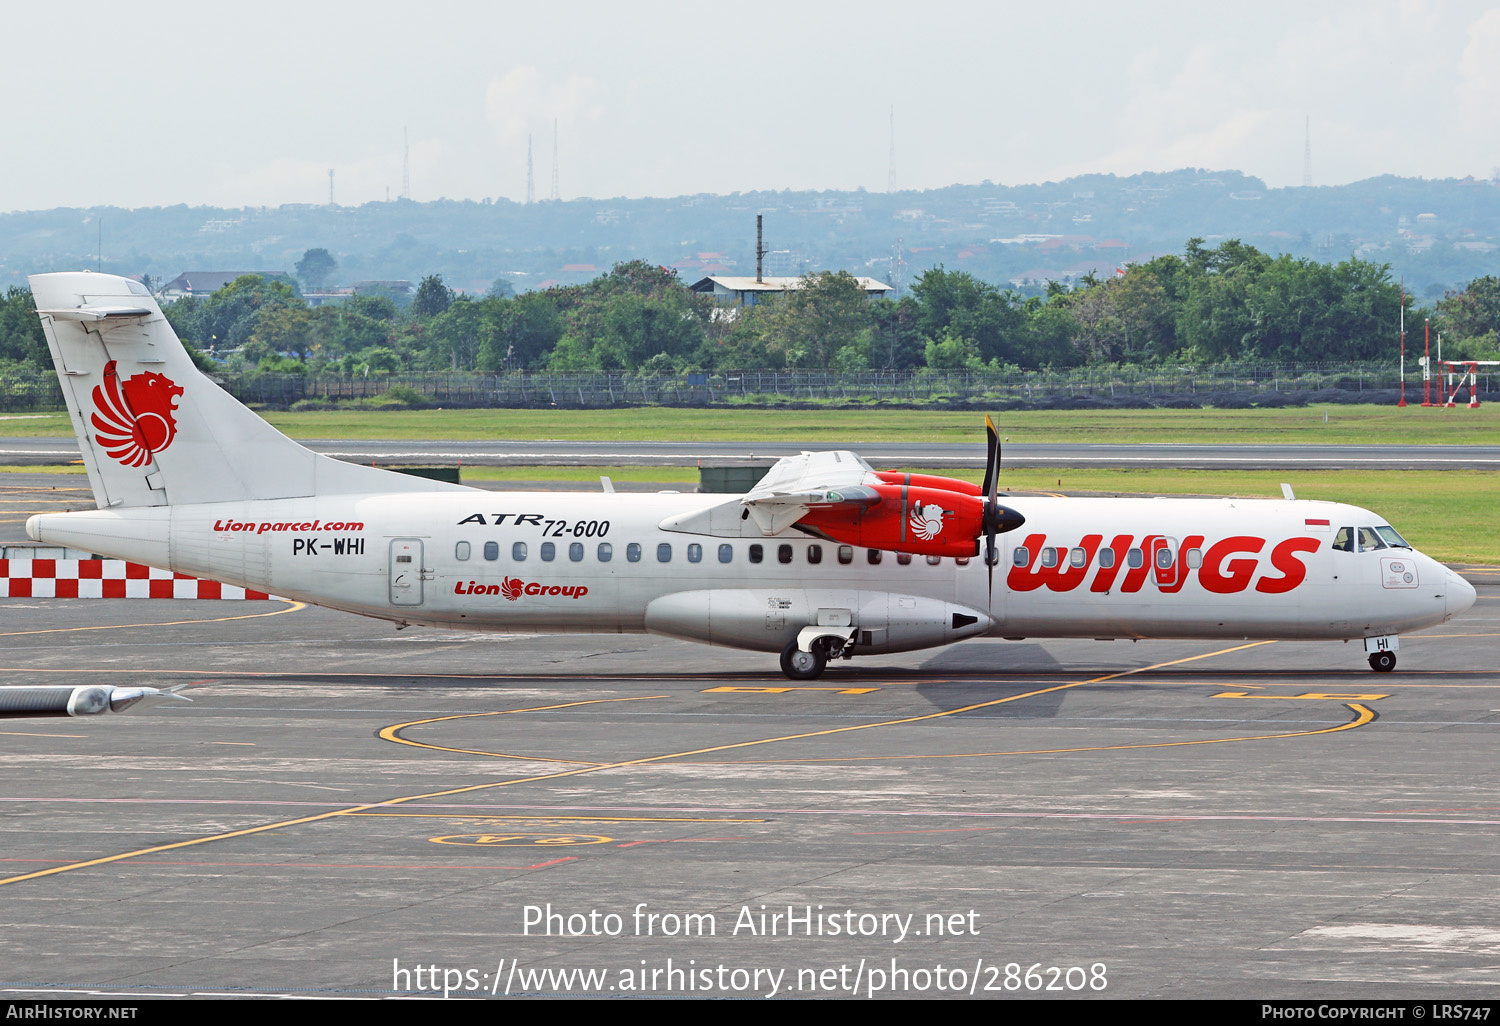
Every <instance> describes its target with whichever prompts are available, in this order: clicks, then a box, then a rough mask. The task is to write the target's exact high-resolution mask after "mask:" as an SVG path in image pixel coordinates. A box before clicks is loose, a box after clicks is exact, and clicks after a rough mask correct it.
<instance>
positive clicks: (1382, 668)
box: [1365, 634, 1401, 673]
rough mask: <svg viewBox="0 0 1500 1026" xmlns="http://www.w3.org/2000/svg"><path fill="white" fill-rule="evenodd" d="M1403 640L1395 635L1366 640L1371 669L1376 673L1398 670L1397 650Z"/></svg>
mask: <svg viewBox="0 0 1500 1026" xmlns="http://www.w3.org/2000/svg"><path fill="white" fill-rule="evenodd" d="M1400 647H1401V639H1400V638H1399V637H1398V636H1396V635H1394V634H1381V635H1376V636H1374V637H1369V638H1366V639H1365V651H1366V652H1368V653H1370V669H1372V670H1374V671H1375V672H1376V673H1390V672H1391V671H1392V670H1394V669H1395V668H1396V650H1397V649H1398V648H1400Z"/></svg>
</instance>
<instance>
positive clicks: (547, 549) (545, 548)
mask: <svg viewBox="0 0 1500 1026" xmlns="http://www.w3.org/2000/svg"><path fill="white" fill-rule="evenodd" d="M541 556H542V562H543V563H550V562H552V561H553V560H554V559H556V558H557V546H556V545H553V544H552V543H551V542H542V552H541Z"/></svg>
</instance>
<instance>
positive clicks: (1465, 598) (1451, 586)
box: [1444, 570, 1479, 617]
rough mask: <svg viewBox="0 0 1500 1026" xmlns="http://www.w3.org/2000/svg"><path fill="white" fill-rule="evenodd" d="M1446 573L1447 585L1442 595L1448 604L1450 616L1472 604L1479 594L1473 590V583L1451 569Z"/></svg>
mask: <svg viewBox="0 0 1500 1026" xmlns="http://www.w3.org/2000/svg"><path fill="white" fill-rule="evenodd" d="M1447 573H1448V587H1447V589H1446V590H1445V591H1444V597H1445V599H1446V601H1447V604H1448V615H1449V616H1450V617H1451V616H1453V615H1454V614H1456V613H1462V612H1463V611H1464V610H1465V609H1468V608H1469V607H1470V606H1472V605H1473V604H1474V602H1475V600H1476V599H1478V597H1479V595H1478V593H1477V592H1475V591H1474V585H1472V584H1470V583H1469V582H1468V581H1466V580H1464V579H1463V578H1462V577H1460V576H1459V575H1458V574H1456V573H1454V572H1453V571H1452V570H1448V571H1447Z"/></svg>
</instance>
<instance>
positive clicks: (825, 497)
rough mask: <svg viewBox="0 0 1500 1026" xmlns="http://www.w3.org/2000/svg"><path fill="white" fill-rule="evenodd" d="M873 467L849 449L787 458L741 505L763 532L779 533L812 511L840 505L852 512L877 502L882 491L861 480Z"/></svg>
mask: <svg viewBox="0 0 1500 1026" xmlns="http://www.w3.org/2000/svg"><path fill="white" fill-rule="evenodd" d="M871 473H874V468H873V467H871V466H870V465H869V464H868V463H866V462H865V461H864V460H863V459H861V458H860V457H859V456H858V455H857V454H855V453H852V452H849V451H847V450H842V449H841V450H834V451H829V452H804V453H800V454H799V455H796V456H787V457H784V458H783V459H781V460H780V461H778V462H777V463H776V465H775V466H773V467H772V468H771V469H770V470H769V471H768V472H767V473H766V476H765V477H763V478H761V480H760V483H759V484H757V485H756V486H755V487H754V488H753V489H751V490H750V491H749V492H747V493H746V494H745V496H744V498H742V499H740V504H741V505H742V506H744V507H745V509H746V510H747V511H748V512H749V514H750V518H751V519H752V520H754V521H755V524H756V526H757V527H759V528H760V530H761V532H762V533H763V534H767V535H771V534H776V533H777V532H778V531H783V530H785V529H786V528H788V527H790V526H791V525H793V524H795V523H796V522H797V521H799V520H801V519H802V518H803V517H804V516H806V515H807V512H808V510H810V509H830V508H836V507H843V508H846V509H848V510H850V511H851V512H857V511H860V510H864V509H866V508H868V507H870V506H874V505H878V504H879V503H880V502H881V495H880V493H879V492H877V491H876V490H875V489H873V488H871V487H870V486H868V485H866V484H865V483H864V481H865V475H866V474H871Z"/></svg>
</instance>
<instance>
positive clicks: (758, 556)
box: [750, 545, 766, 563]
mask: <svg viewBox="0 0 1500 1026" xmlns="http://www.w3.org/2000/svg"><path fill="white" fill-rule="evenodd" d="M765 558H766V548H765V546H764V545H752V546H750V562H752V563H759V562H760V561H761V560H763V559H765Z"/></svg>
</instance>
